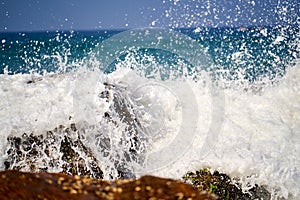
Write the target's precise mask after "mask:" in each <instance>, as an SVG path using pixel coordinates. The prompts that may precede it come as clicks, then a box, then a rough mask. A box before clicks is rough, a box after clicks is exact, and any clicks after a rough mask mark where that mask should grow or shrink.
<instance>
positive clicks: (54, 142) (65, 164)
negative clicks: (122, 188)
mask: <svg viewBox="0 0 300 200" xmlns="http://www.w3.org/2000/svg"><path fill="white" fill-rule="evenodd" d="M7 140H8V142H9V145H8V149H7V150H6V153H7V156H6V157H7V158H6V159H5V161H4V167H5V169H6V170H8V169H15V170H23V171H31V172H41V171H44V172H47V171H54V170H56V171H60V172H64V173H66V174H70V175H89V176H91V177H94V178H103V172H102V170H101V169H100V167H99V164H98V160H97V159H96V158H95V157H94V155H93V154H92V152H91V150H90V149H89V148H88V147H87V146H86V145H84V144H83V142H82V141H81V139H80V134H79V132H78V131H77V129H76V126H75V124H71V125H70V126H69V127H64V126H59V127H58V128H55V129H54V130H52V131H48V132H47V133H46V134H45V136H44V135H34V134H33V133H31V134H27V133H24V134H23V135H22V137H16V136H13V137H8V138H7ZM58 169H60V170H58Z"/></svg>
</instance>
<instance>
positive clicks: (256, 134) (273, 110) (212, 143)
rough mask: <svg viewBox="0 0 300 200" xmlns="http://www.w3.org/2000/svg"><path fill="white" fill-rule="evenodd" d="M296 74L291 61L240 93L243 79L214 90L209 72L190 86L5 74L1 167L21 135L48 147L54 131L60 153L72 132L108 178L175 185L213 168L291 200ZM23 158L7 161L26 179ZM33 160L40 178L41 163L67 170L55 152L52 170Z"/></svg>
mask: <svg viewBox="0 0 300 200" xmlns="http://www.w3.org/2000/svg"><path fill="white" fill-rule="evenodd" d="M130 62H131V63H132V61H130ZM299 67H300V66H299V62H297V65H296V66H295V67H290V68H288V70H287V73H286V75H285V76H284V77H282V78H278V80H277V81H275V82H274V81H272V82H269V81H262V82H263V83H264V84H262V82H260V83H251V84H247V85H245V84H242V85H243V86H242V87H240V86H241V81H239V80H236V81H234V80H231V81H227V82H226V87H220V82H219V83H218V84H217V85H216V84H215V82H214V81H212V79H211V77H210V76H209V74H208V72H205V71H201V73H198V74H197V78H196V79H195V77H190V78H189V77H181V78H180V77H178V76H176V78H173V79H168V80H161V79H156V78H149V77H148V78H146V77H145V76H144V75H145V74H142V75H141V71H140V70H137V69H130V67H127V68H125V67H122V66H119V67H118V66H117V68H116V70H115V71H113V72H112V73H110V74H104V73H103V72H102V71H100V70H97V69H93V70H91V69H89V68H84V67H82V68H80V69H78V70H74V71H71V72H68V73H63V74H51V75H45V76H42V75H38V74H15V75H6V74H3V75H0V81H1V89H0V96H1V102H0V108H1V109H0V119H1V120H0V127H1V129H0V135H1V144H2V145H1V152H2V153H1V154H2V155H1V163H4V162H8V160H9V159H11V157H10V154H9V153H8V150H9V149H10V148H11V145H12V141H13V139H12V138H17V137H20V138H22V137H24V133H26V137H31V136H29V135H32V137H33V136H40V135H42V136H43V137H44V138H48V137H49V131H52V133H54V135H57V138H56V142H55V143H54V146H57V147H56V148H57V149H61V147H60V145H61V144H62V141H64V139H65V136H66V131H65V130H66V128H67V127H69V129H70V127H71V126H72V124H74V125H76V131H75V132H74V134H75V136H74V138H81V140H80V141H81V142H82V148H83V149H84V148H87V149H88V152H87V151H83V150H80V149H79V150H78V148H77V153H78V154H80V155H81V156H83V157H84V155H88V154H89V153H91V154H92V155H93V156H92V158H91V160H92V161H93V162H96V163H97V164H96V165H97V166H98V167H99V168H101V170H102V171H103V177H104V178H105V179H114V178H116V177H118V176H120V173H123V175H124V173H125V174H126V175H124V176H128V177H139V176H141V175H144V174H152V175H159V176H163V177H171V178H180V177H181V176H182V175H183V174H184V173H186V172H187V171H188V170H197V169H199V168H202V167H210V168H213V169H217V170H219V171H223V172H226V173H228V174H230V175H232V176H238V177H240V182H241V183H242V184H243V188H244V189H247V188H250V187H251V186H253V184H260V185H266V187H267V189H268V190H269V191H271V192H272V195H273V197H274V198H277V197H285V198H291V197H293V196H294V197H297V196H299V188H298V187H297V183H298V182H299V181H300V172H299V167H300V162H299V159H298V155H299V153H300V146H299V144H300V132H299V130H300V127H299V124H300V106H299V105H300V104H299V99H300V82H299V80H300V68H299ZM223 82H224V80H223ZM229 82H230V84H229ZM74 125H73V126H74ZM57 127H61V131H58V130H59V129H57ZM47 133H48V136H47ZM76 134H77V135H76ZM9 138H10V139H9ZM70 138H71V139H70ZM70 138H68V139H69V140H72V137H70ZM48 140H50V139H48ZM72 141H73V142H74V144H76V142H75V141H76V140H75V139H74V140H72ZM84 146H85V147H84ZM42 149H43V147H41V150H42ZM44 149H45V148H44ZM22 151H23V154H22V155H23V158H22V159H23V160H22V162H23V165H22V162H19V163H17V162H15V161H14V160H9V162H10V163H14V166H18V167H19V168H20V169H23V170H29V169H28V168H24V166H26V165H24V162H25V163H26V162H28V160H26V150H22ZM80 152H81V153H80ZM27 153H28V152H27ZM39 155H40V159H32V160H31V161H30V162H33V163H35V166H37V167H36V170H37V171H38V170H40V169H41V167H40V168H39V167H38V166H44V165H45V163H46V165H47V170H48V171H53V172H59V171H62V170H63V166H64V164H65V162H66V161H65V160H64V159H62V158H63V156H62V155H60V152H59V151H56V152H55V151H54V153H53V154H52V155H53V156H54V155H56V157H57V160H56V161H55V162H56V164H49V162H48V163H47V162H44V161H43V160H45V159H47V158H49V155H45V154H43V156H41V155H42V154H39ZM21 157H22V156H21ZM24 157H25V158H24ZM50 157H51V156H50ZM91 160H90V162H89V163H87V164H86V165H87V166H91V165H92V164H91V162H92V161H91ZM94 164H95V163H94ZM11 166H12V165H10V167H11ZM4 168H5V166H4V165H2V167H1V169H2V170H3V169H4Z"/></svg>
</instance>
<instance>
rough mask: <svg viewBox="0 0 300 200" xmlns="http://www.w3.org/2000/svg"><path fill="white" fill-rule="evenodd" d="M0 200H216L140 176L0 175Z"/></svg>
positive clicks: (171, 182) (175, 183)
mask: <svg viewBox="0 0 300 200" xmlns="http://www.w3.org/2000/svg"><path fill="white" fill-rule="evenodd" d="M0 197H1V199H3V200H5V199H28V200H30V199H73V200H76V199H122V200H123V199H125V200H126V199H130V200H131V199H200V200H201V199H203V200H204V199H208V200H210V199H216V196H214V195H211V194H209V193H207V192H204V193H203V192H202V193H200V192H199V191H197V190H196V189H195V188H194V187H193V186H191V185H189V184H185V183H182V182H180V181H175V180H172V179H164V178H158V177H154V176H143V177H141V178H140V179H138V180H133V179H127V180H117V181H115V182H109V181H104V180H98V179H91V178H86V177H79V176H74V177H73V176H68V175H65V174H54V173H28V172H20V171H15V170H13V171H10V170H9V171H2V172H0Z"/></svg>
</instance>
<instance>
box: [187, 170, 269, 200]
mask: <svg viewBox="0 0 300 200" xmlns="http://www.w3.org/2000/svg"><path fill="white" fill-rule="evenodd" d="M183 181H184V182H185V183H190V184H192V185H193V186H194V187H195V188H197V189H198V190H199V191H209V192H211V193H213V194H216V195H218V196H219V197H220V199H224V200H225V199H226V200H227V199H239V200H255V199H263V200H269V199H271V194H270V192H268V191H267V190H266V189H265V188H264V187H262V186H258V185H256V186H255V187H253V188H251V189H250V190H249V191H248V192H247V193H246V192H243V191H242V189H241V188H240V187H239V184H238V182H237V181H235V180H234V179H231V178H230V177H229V176H228V175H226V174H223V173H219V172H218V171H215V172H213V173H211V172H210V171H209V169H202V170H199V171H196V172H189V173H187V174H186V175H185V176H184V177H183Z"/></svg>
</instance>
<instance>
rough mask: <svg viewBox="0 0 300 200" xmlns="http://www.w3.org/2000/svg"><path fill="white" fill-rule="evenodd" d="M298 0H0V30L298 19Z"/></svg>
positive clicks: (238, 23)
mask: <svg viewBox="0 0 300 200" xmlns="http://www.w3.org/2000/svg"><path fill="white" fill-rule="evenodd" d="M299 8H300V1H299V0H21V1H20V0H0V32H14V31H46V30H99V29H125V28H128V29H131V28H142V27H163V28H181V27H185V28H187V27H203V26H204V27H207V26H208V27H209V26H212V27H225V26H226V27H228V26H229V27H232V26H234V27H247V26H268V25H274V24H275V25H276V24H294V25H295V24H296V23H299Z"/></svg>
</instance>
